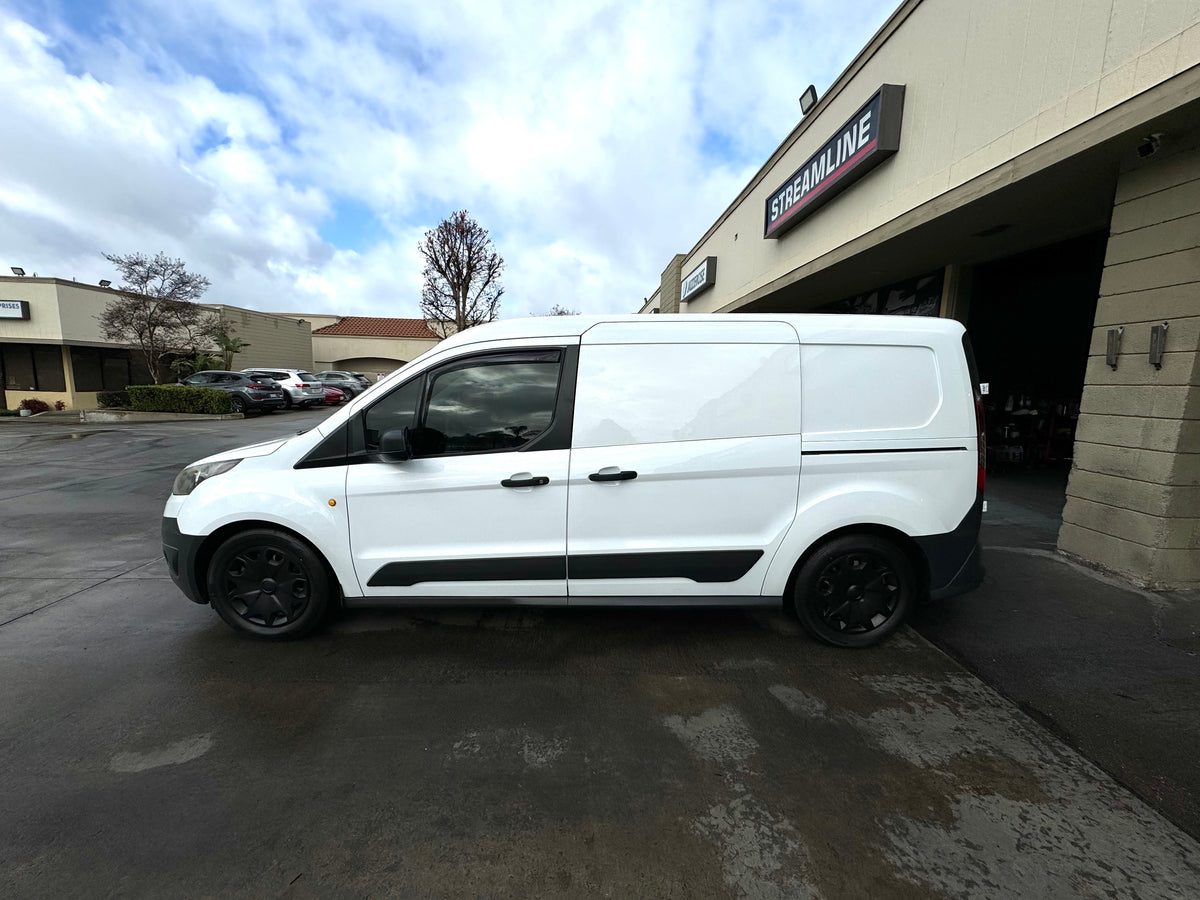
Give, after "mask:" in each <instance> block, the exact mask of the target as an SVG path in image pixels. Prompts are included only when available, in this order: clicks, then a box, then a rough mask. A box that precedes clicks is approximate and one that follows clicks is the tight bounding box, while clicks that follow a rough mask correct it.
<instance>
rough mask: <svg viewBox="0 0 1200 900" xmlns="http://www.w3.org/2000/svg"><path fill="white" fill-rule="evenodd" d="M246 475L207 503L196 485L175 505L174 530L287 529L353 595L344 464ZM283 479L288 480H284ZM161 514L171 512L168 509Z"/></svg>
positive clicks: (354, 584)
mask: <svg viewBox="0 0 1200 900" xmlns="http://www.w3.org/2000/svg"><path fill="white" fill-rule="evenodd" d="M235 471H236V470H235ZM230 474H231V475H232V473H230ZM246 475H247V476H250V475H253V476H255V477H252V478H245V490H229V488H230V487H234V485H231V484H229V483H228V482H227V483H226V484H225V485H223V486H222V488H223V489H222V491H221V492H220V494H219V495H218V494H216V492H214V497H213V498H212V502H207V501H209V498H208V497H205V496H202V491H203V488H204V485H200V488H199V489H198V490H197V491H196V493H195V494H193V495H191V496H189V497H187V498H186V500H187V502H186V503H181V504H179V506H178V508H177V510H176V514H177V515H178V526H179V530H180V531H181V532H182V533H183V534H186V535H199V536H203V537H208V536H210V535H213V534H215V533H216V532H218V531H222V530H224V529H227V528H229V527H230V526H235V525H237V526H244V527H246V528H261V527H271V526H276V527H278V528H281V529H283V530H284V531H290V532H292V533H293V534H295V535H297V536H298V537H300V538H302V539H304V540H305V541H307V542H308V543H309V544H311V545H312V546H313V548H314V549H315V550H316V552H317V553H318V555H320V556H321V557H322V558H323V559H325V560H326V561H327V562H328V563H329V566H330V568H331V569H332V570H333V574H334V577H335V578H336V579H337V581H338V583H339V585H340V587H341V589H342V591H343V592H344V593H345V594H347V595H351V596H353V595H355V594H358V593H359V585H358V576H357V575H356V574H355V571H354V564H353V559H352V557H351V554H350V528H349V523H348V521H347V507H346V481H345V478H346V476H345V471H344V469H341V468H339V467H329V468H324V469H307V470H304V472H303V477H296V476H297V473H296V472H294V471H293V470H292V469H291V468H290V467H288V468H287V469H286V470H283V471H282V472H279V473H276V472H268V471H259V472H247V473H246ZM221 477H222V478H227V477H229V476H227V475H225V476H221ZM289 478H290V483H286V484H285V483H284V482H285V481H286V480H288V479H289ZM273 488H274V489H273ZM180 499H183V498H180ZM167 514H168V515H170V514H171V510H170V508H168V512H167Z"/></svg>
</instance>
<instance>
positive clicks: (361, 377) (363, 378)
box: [349, 372, 375, 388]
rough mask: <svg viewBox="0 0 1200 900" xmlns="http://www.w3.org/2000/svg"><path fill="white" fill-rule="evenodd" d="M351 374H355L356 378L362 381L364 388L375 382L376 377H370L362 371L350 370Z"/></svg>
mask: <svg viewBox="0 0 1200 900" xmlns="http://www.w3.org/2000/svg"><path fill="white" fill-rule="evenodd" d="M349 374H350V375H353V376H354V377H355V378H357V379H358V380H359V381H361V382H362V386H363V387H364V388H369V387H370V386H371V385H373V384H374V383H375V379H374V378H368V377H367V376H366V375H364V374H363V373H362V372H350V373H349Z"/></svg>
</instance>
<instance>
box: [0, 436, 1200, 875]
mask: <svg viewBox="0 0 1200 900" xmlns="http://www.w3.org/2000/svg"><path fill="white" fill-rule="evenodd" d="M319 416H320V413H305V414H293V415H289V416H286V417H285V416H274V417H267V418H264V419H260V420H247V421H245V422H220V423H205V426H204V427H201V426H198V425H194V424H191V423H188V424H186V425H170V426H124V427H121V428H114V429H110V430H107V431H105V433H92V434H90V435H89V436H86V437H78V438H70V437H62V436H61V435H63V434H70V433H72V432H71V431H70V430H68V427H67V426H57V425H55V426H49V425H45V426H39V425H37V424H31V423H21V424H19V425H14V426H8V425H7V423H0V462H3V463H4V465H3V466H0V515H2V516H3V521H4V523H5V526H4V534H5V540H4V542H3V544H4V546H3V549H2V550H0V621H2V622H5V623H6V624H4V625H3V626H2V627H0V683H2V684H3V685H4V689H3V691H2V692H0V772H3V773H4V775H3V779H4V784H3V790H2V793H0V796H2V797H3V804H4V807H5V814H4V815H3V816H0V893H3V894H4V895H7V896H39V895H46V896H49V895H61V894H63V893H68V892H69V893H72V894H74V893H79V892H84V893H88V894H101V895H103V894H116V893H119V894H132V895H156V896H157V895H164V894H179V893H187V894H189V895H196V894H199V895H217V894H220V895H234V896H260V895H277V896H368V895H370V896H374V895H381V894H382V895H389V894H390V895H397V896H501V897H505V896H562V897H575V896H583V895H588V896H591V895H599V896H655V897H699V896H704V897H720V896H748V897H805V896H811V897H827V898H832V897H850V896H880V897H892V896H896V897H929V896H954V897H963V896H967V897H972V896H975V897H1005V896H1012V897H1015V896H1022V897H1024V896H1056V897H1057V896H1085V897H1090V896H1104V895H1110V894H1111V895H1135V894H1136V895H1138V896H1142V897H1156V896H1157V897H1179V896H1186V895H1188V893H1189V892H1194V890H1195V885H1196V884H1198V883H1200V844H1197V842H1196V841H1195V840H1193V839H1192V838H1191V837H1190V836H1188V835H1187V834H1186V833H1185V832H1183V831H1181V830H1180V829H1178V828H1177V827H1175V826H1174V825H1172V824H1171V823H1170V822H1169V821H1167V820H1166V819H1164V818H1163V817H1162V816H1160V815H1159V814H1158V813H1156V812H1155V811H1154V810H1153V809H1152V808H1151V807H1150V806H1148V805H1147V804H1146V803H1145V802H1143V801H1142V800H1141V799H1139V797H1137V796H1136V795H1135V794H1134V793H1132V792H1130V791H1129V790H1127V789H1125V788H1124V787H1122V786H1121V785H1119V784H1117V783H1116V782H1115V781H1114V780H1113V779H1111V778H1110V777H1108V776H1107V775H1106V774H1105V773H1104V772H1102V771H1101V770H1100V769H1098V768H1097V767H1096V766H1094V765H1092V764H1091V763H1089V762H1088V761H1087V760H1086V759H1084V758H1083V757H1082V756H1081V755H1080V754H1078V753H1076V752H1075V751H1074V750H1073V749H1071V748H1070V747H1069V746H1067V744H1065V743H1064V742H1063V741H1061V740H1060V739H1059V738H1058V737H1056V736H1055V735H1054V734H1053V733H1051V732H1050V731H1048V730H1047V729H1045V728H1043V727H1041V726H1040V725H1039V724H1038V723H1037V722H1035V721H1034V720H1033V719H1031V718H1030V717H1028V716H1026V715H1025V714H1023V713H1022V712H1021V711H1020V710H1019V709H1018V708H1017V707H1016V706H1015V705H1014V704H1012V703H1010V702H1009V701H1007V700H1005V699H1004V698H1003V697H1001V696H1000V695H998V694H997V693H995V692H994V691H993V690H992V689H990V688H989V687H987V686H986V685H985V684H984V683H983V682H981V681H980V680H979V679H978V678H976V677H975V676H973V675H971V674H969V673H968V672H967V671H966V670H965V669H964V668H963V667H961V666H960V665H959V664H958V663H956V662H955V661H953V660H952V659H951V658H950V657H948V656H947V655H946V654H944V653H942V652H941V651H939V650H938V649H936V648H935V647H934V646H932V645H931V644H929V643H928V642H927V641H925V640H924V639H923V638H922V637H921V636H920V635H918V634H917V633H916V632H914V631H912V630H905V631H903V632H901V633H900V634H899V635H897V636H896V637H895V638H894V639H893V640H891V641H889V642H888V643H887V644H886V645H885V646H884V647H881V648H877V649H875V650H870V651H863V652H847V651H838V650H833V649H830V648H825V647H822V646H820V645H817V644H815V643H813V642H812V641H810V640H808V639H807V638H806V637H804V636H803V635H802V634H801V633H800V632H799V629H798V628H797V627H796V626H795V624H794V623H793V621H792V620H791V619H790V618H788V617H787V616H785V615H783V614H776V613H762V612H754V613H744V612H720V611H697V612H687V611H672V612H669V613H663V612H645V611H639V612H632V611H630V612H619V611H617V612H614V611H598V610H571V609H556V610H546V611H538V610H528V609H523V610H512V611H508V610H500V611H478V610H465V611H448V610H447V611H436V610H422V611H416V612H390V611H389V612H356V613H351V614H347V615H345V616H343V617H342V618H340V619H339V620H338V621H336V622H335V623H334V624H333V625H332V626H331V627H329V628H327V629H325V630H324V631H322V632H320V633H319V634H317V635H315V636H314V637H313V638H311V639H309V640H306V641H303V642H299V643H293V644H285V645H279V646H275V645H264V644H260V643H257V642H253V641H248V640H243V639H240V638H239V637H238V636H236V635H235V634H234V633H233V632H232V631H230V630H229V629H228V628H227V627H226V626H224V625H223V624H222V623H221V622H220V621H219V620H218V619H217V617H216V616H215V614H213V613H212V612H211V610H209V609H207V608H204V607H199V606H196V605H194V604H191V603H190V602H188V601H187V600H185V599H184V598H183V597H182V595H180V594H179V593H178V591H177V590H176V589H175V588H174V586H173V585H172V584H171V582H170V581H169V579H168V578H167V577H166V572H165V568H164V566H163V565H162V563H161V562H160V561H159V560H158V553H159V547H158V527H159V518H158V517H159V515H160V513H161V505H162V501H163V499H164V497H165V494H166V492H167V491H168V490H169V486H170V480H171V478H172V477H173V476H174V474H175V471H177V469H178V468H179V467H180V466H182V465H183V464H185V463H186V462H188V461H190V460H191V459H194V458H196V457H199V456H201V455H204V454H206V453H209V452H212V451H214V450H216V449H218V448H220V447H224V446H230V445H235V444H239V443H248V442H251V441H254V440H259V439H263V438H265V437H268V436H270V435H271V434H273V433H287V432H288V431H289V430H295V429H296V428H299V427H304V425H305V424H307V423H309V422H311V420H312V419H314V418H317V417H319ZM60 428H61V429H62V430H61V431H60ZM81 431H82V430H80V429H78V426H76V429H75V432H74V433H80V432H81ZM23 470H30V472H31V474H30V476H29V477H23V475H22V472H23ZM34 474H36V476H37V477H36V478H35V477H33V475H34ZM994 564H995V563H993V565H994Z"/></svg>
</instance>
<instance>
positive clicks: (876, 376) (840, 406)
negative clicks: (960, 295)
mask: <svg viewBox="0 0 1200 900" xmlns="http://www.w3.org/2000/svg"><path fill="white" fill-rule="evenodd" d="M800 359H801V369H802V371H803V378H802V382H801V385H802V394H803V401H804V403H803V405H804V435H805V437H806V438H809V437H812V436H813V435H818V434H828V433H830V432H840V433H846V434H849V433H853V432H862V431H882V430H884V429H895V428H921V427H923V426H925V425H927V424H929V422H930V421H932V420H933V417H934V415H935V414H936V413H937V411H938V408H939V407H940V406H941V404H942V388H941V383H940V380H939V378H938V368H937V360H936V357H935V356H934V354H933V350H932V349H931V348H929V347H895V346H877V345H871V346H863V345H854V344H806V345H804V346H803V347H802V348H801V350H800Z"/></svg>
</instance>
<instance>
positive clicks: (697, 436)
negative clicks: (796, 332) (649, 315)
mask: <svg viewBox="0 0 1200 900" xmlns="http://www.w3.org/2000/svg"><path fill="white" fill-rule="evenodd" d="M799 432H800V353H799V348H798V347H797V345H795V344H650V345H648V344H640V345H629V344H594V345H590V346H589V345H584V346H583V347H582V348H581V349H580V355H579V386H578V389H577V393H576V398H575V437H574V446H576V447H612V446H620V445H625V444H660V443H668V442H672V441H704V440H717V439H720V438H737V437H761V436H764V435H774V434H798V433H799Z"/></svg>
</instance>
